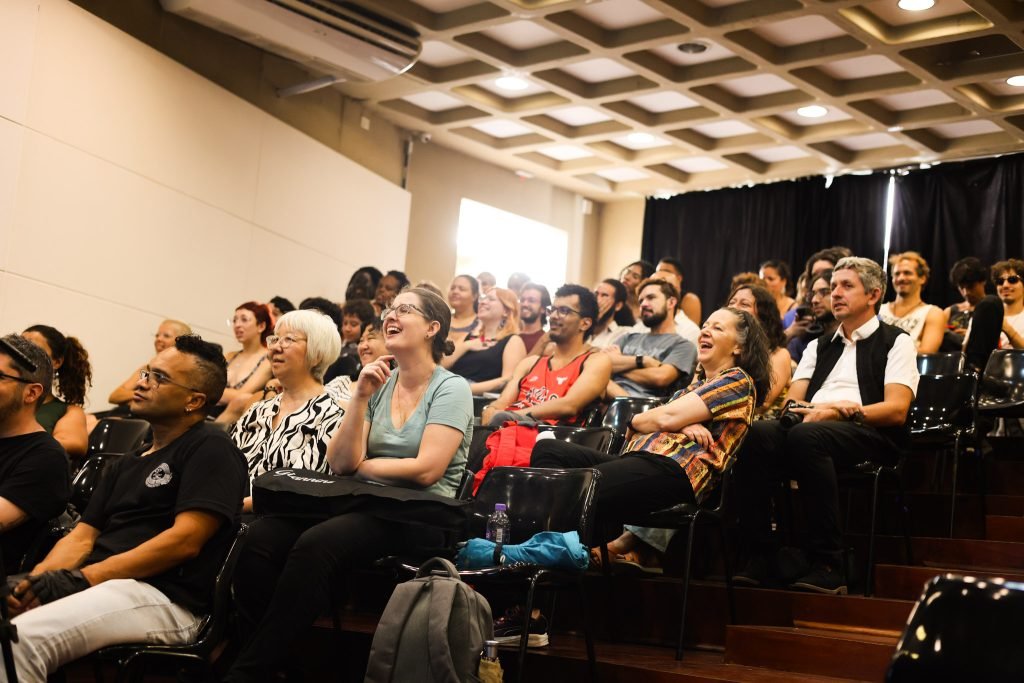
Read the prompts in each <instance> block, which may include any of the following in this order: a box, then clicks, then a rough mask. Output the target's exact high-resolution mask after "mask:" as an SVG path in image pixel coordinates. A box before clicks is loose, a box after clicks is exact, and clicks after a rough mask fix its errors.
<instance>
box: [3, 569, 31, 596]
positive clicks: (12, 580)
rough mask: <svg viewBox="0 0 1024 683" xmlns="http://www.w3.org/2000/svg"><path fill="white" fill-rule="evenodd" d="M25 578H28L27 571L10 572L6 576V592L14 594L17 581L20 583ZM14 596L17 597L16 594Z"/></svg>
mask: <svg viewBox="0 0 1024 683" xmlns="http://www.w3.org/2000/svg"><path fill="white" fill-rule="evenodd" d="M27 578H28V573H27V572H26V573H22V574H12V575H10V576H8V577H7V594H8V595H14V589H15V587H17V585H18V584H19V583H21V582H22V581H24V580H25V579H27ZM14 597H15V598H17V597H18V596H17V595H14Z"/></svg>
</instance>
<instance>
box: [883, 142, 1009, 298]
mask: <svg viewBox="0 0 1024 683" xmlns="http://www.w3.org/2000/svg"><path fill="white" fill-rule="evenodd" d="M1022 247H1024V154H1015V155H1012V156H1005V157H1000V158H997V159H980V160H978V161H968V162H962V163H953V164H942V165H941V166H935V167H932V168H930V169H925V170H918V171H912V172H910V173H909V174H907V175H905V176H900V177H897V180H896V201H895V205H894V207H893V227H892V240H891V248H890V253H898V252H901V251H907V250H914V251H918V252H920V253H921V255H922V256H924V257H925V259H926V260H927V261H928V264H929V266H930V267H931V271H932V274H931V279H930V282H929V283H928V286H927V288H926V289H925V291H924V295H923V298H924V300H925V301H927V302H928V303H933V304H935V305H937V306H941V307H945V306H947V305H949V304H951V303H953V302H956V301H960V295H959V294H958V293H957V291H956V289H955V288H954V287H953V285H952V284H951V283H950V281H949V271H950V269H951V268H952V267H953V264H954V263H955V262H956V261H958V260H959V259H961V258H963V257H965V256H977V257H978V258H979V259H981V261H982V263H985V264H992V263H994V262H996V261H1000V260H1002V259H1005V258H1008V257H1014V258H1020V257H1021V256H1022V255H1024V249H1022Z"/></svg>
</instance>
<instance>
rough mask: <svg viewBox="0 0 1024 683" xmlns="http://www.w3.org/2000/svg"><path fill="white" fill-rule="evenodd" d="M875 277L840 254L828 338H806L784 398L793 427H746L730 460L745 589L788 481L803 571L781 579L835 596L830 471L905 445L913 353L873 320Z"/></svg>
mask: <svg viewBox="0 0 1024 683" xmlns="http://www.w3.org/2000/svg"><path fill="white" fill-rule="evenodd" d="M884 294H885V272H884V271H883V270H882V268H881V267H880V266H879V265H878V264H877V263H875V262H874V261H872V260H870V259H866V258H859V257H856V256H850V257H846V258H843V259H841V260H840V261H839V262H838V263H837V264H836V266H835V269H834V271H833V274H832V312H833V315H835V317H836V319H837V320H838V321H839V323H840V325H839V328H838V329H837V330H836V332H835V334H834V335H832V336H830V337H828V338H825V337H822V338H819V339H816V340H815V341H813V342H811V343H810V344H809V345H808V347H807V350H806V351H805V352H804V355H803V358H802V359H801V361H800V365H799V366H798V367H797V369H796V372H795V373H794V374H793V380H792V384H791V385H790V388H789V395H788V397H789V398H790V399H791V400H794V401H800V402H803V403H806V404H809V407H807V408H793V409H792V412H793V413H794V414H795V415H797V416H799V417H800V418H801V421H800V422H798V423H797V424H794V425H793V426H791V427H788V428H787V427H786V425H785V424H784V423H783V421H780V420H766V421H760V422H755V423H754V424H753V425H751V429H750V432H749V434H748V435H747V439H746V442H745V443H744V445H743V450H742V451H740V454H739V457H738V458H737V463H736V482H737V488H738V489H739V490H738V495H737V499H738V500H739V501H740V510H739V512H740V528H741V532H742V534H743V537H744V541H745V542H746V543H747V544H748V546H749V549H750V550H751V552H752V557H751V560H750V563H749V564H748V565H747V568H746V570H744V571H743V572H741V573H740V574H738V575H737V581H738V582H739V583H742V584H745V585H765V584H769V583H771V582H772V581H773V580H775V581H778V580H779V578H781V577H778V576H773V573H774V571H773V569H774V563H773V561H772V557H773V552H774V550H775V549H776V547H777V546H776V543H775V539H774V534H773V533H772V530H771V507H770V499H771V496H772V494H773V493H775V492H777V491H778V490H779V482H780V481H785V482H788V481H789V479H791V478H792V479H795V480H796V481H797V483H798V485H799V491H800V498H801V501H802V503H803V511H804V514H805V517H806V529H807V532H808V539H807V541H808V542H807V546H808V547H807V551H808V555H809V559H810V560H811V562H812V565H811V569H810V572H809V573H807V574H806V575H805V576H803V577H801V578H799V579H797V580H796V581H795V582H793V583H790V584H789V585H790V587H791V588H794V589H797V590H805V591H813V592H820V593H834V594H845V593H846V592H847V589H846V576H845V568H844V567H843V566H842V549H843V539H842V532H841V529H840V522H839V491H838V485H837V476H836V471H837V469H838V470H843V469H849V468H851V467H852V466H854V465H857V464H859V463H861V462H864V461H865V460H869V459H870V460H874V461H876V462H879V463H883V464H893V463H895V462H896V461H897V459H898V458H899V451H900V448H902V447H903V446H904V445H905V444H906V441H907V438H908V432H907V429H906V418H907V411H908V410H909V409H910V404H911V402H912V401H913V400H914V393H915V392H916V391H917V383H918V372H917V356H916V352H915V350H914V344H913V342H912V341H911V339H910V337H909V336H908V335H907V334H906V333H905V332H903V331H902V330H900V329H898V328H896V327H894V326H892V325H887V324H886V323H882V322H880V321H879V320H878V317H877V315H876V311H877V309H878V303H879V301H881V299H882V297H883V296H884Z"/></svg>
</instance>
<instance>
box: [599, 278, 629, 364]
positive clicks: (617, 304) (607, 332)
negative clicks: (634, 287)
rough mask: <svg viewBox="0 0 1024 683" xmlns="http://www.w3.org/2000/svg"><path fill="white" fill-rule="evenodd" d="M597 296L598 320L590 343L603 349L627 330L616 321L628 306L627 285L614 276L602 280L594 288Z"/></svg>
mask: <svg viewBox="0 0 1024 683" xmlns="http://www.w3.org/2000/svg"><path fill="white" fill-rule="evenodd" d="M594 296H595V297H597V321H596V322H595V323H594V327H593V328H592V329H591V333H592V334H591V337H590V345H591V346H594V347H597V348H599V349H603V348H604V347H606V346H610V345H611V344H614V343H615V340H616V339H618V338H619V337H621V336H622V335H623V334H625V333H626V332H627V330H625V329H623V328H622V327H620V326H619V324H618V323H617V322H616V320H615V318H616V316H618V315H619V312H620V311H622V310H623V309H624V308H625V307H626V298H627V296H628V294H627V292H626V286H625V285H624V284H622V283H621V282H619V281H618V280H616V279H614V278H608V279H607V280H601V282H599V283H598V284H597V287H595V288H594Z"/></svg>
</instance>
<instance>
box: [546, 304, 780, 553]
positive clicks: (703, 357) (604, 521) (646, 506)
mask: <svg viewBox="0 0 1024 683" xmlns="http://www.w3.org/2000/svg"><path fill="white" fill-rule="evenodd" d="M768 356H769V354H768V339H767V337H765V334H764V331H763V330H762V329H761V325H760V324H759V323H758V322H757V319H756V318H755V317H754V316H753V315H751V314H750V313H748V312H746V311H741V310H739V309H736V308H720V309H718V310H717V311H715V312H714V313H712V314H711V315H710V316H708V319H707V320H706V321H705V322H704V326H703V327H702V328H701V332H700V337H699V338H698V344H697V373H696V375H695V376H694V380H693V382H691V383H690V386H688V387H686V388H685V389H682V390H680V391H677V392H676V393H675V395H674V396H672V398H671V399H670V400H669V402H668V403H666V404H664V405H662V406H659V407H657V408H654V409H652V410H648V411H647V412H644V413H639V414H637V415H635V416H634V417H633V419H632V420H631V422H630V424H629V437H628V439H627V442H626V446H625V448H624V449H623V453H624V455H621V456H620V455H618V454H608V453H602V452H600V451H596V450H594V449H591V448H585V447H583V446H577V445H575V444H570V443H565V442H563V441H556V440H554V439H545V440H541V441H538V442H537V445H536V446H535V447H534V449H533V457H532V461H531V464H532V465H533V466H534V467H554V468H563V467H595V468H597V470H598V471H599V472H601V485H600V486H598V489H597V499H596V504H597V505H596V507H597V525H596V529H597V538H598V539H599V541H600V542H601V543H608V542H609V541H611V543H609V545H608V548H609V550H610V551H611V552H612V553H613V554H622V553H625V552H627V551H629V550H631V549H632V548H633V547H634V546H636V544H637V537H636V535H634V533H632V532H631V531H627V532H626V533H624V534H623V533H622V524H623V522H624V521H626V520H628V519H630V518H634V519H635V518H637V517H639V516H642V515H644V514H647V513H649V512H653V511H655V510H660V509H663V508H666V507H670V506H672V505H677V504H679V503H694V502H700V501H702V500H703V499H704V498H705V497H706V496H707V494H708V493H710V492H711V491H713V490H714V489H715V487H716V486H717V485H718V482H719V481H720V479H721V477H722V475H723V474H724V473H725V471H726V470H727V469H729V467H731V466H732V464H733V461H734V460H735V457H736V453H737V451H738V450H739V447H740V444H741V443H742V442H743V439H744V437H745V436H746V434H747V430H748V429H749V427H750V423H751V421H752V420H753V418H754V409H755V407H756V406H757V405H759V404H760V403H761V402H762V401H763V400H764V397H765V396H766V395H767V394H768V389H769V387H770V385H771V367H770V365H769V359H768ZM658 536H659V537H662V540H663V541H664V543H665V544H667V540H668V539H667V538H664V536H665V535H664V534H658ZM652 540H653V539H652ZM649 542H650V541H649ZM655 543H657V541H655ZM659 545H660V544H659ZM659 545H655V547H656V548H657V549H658V550H662V551H663V550H664V547H659Z"/></svg>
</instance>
